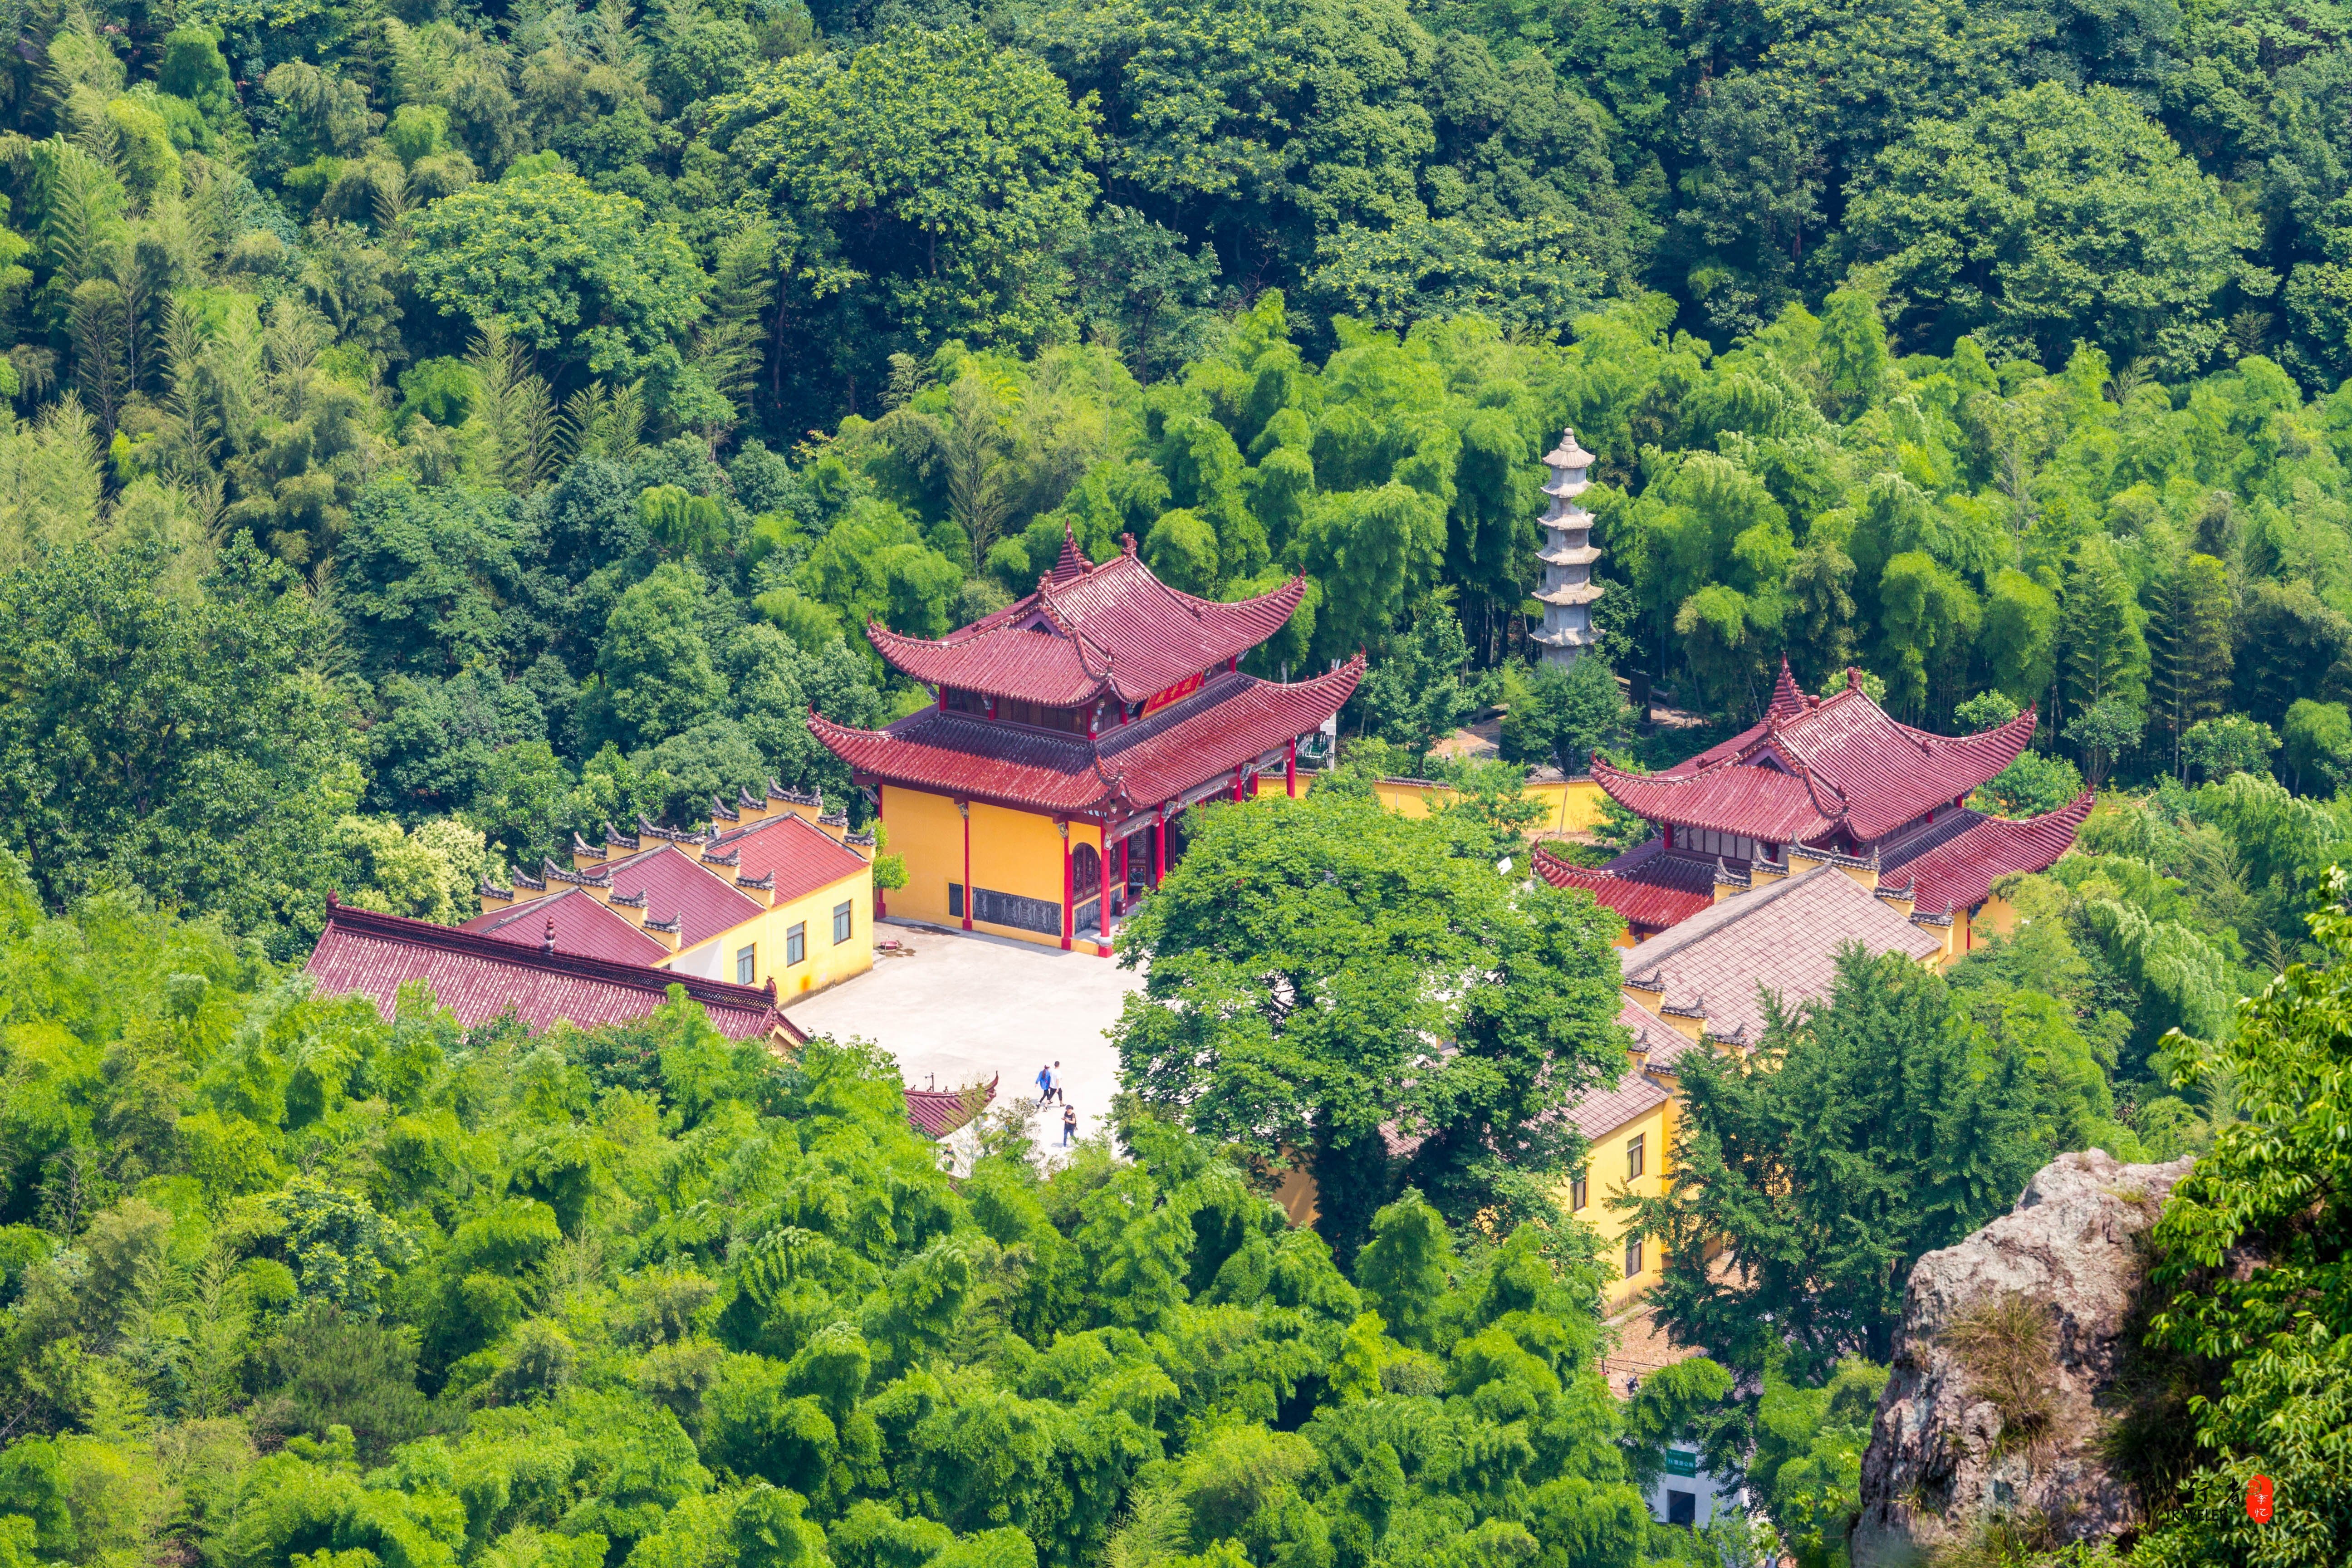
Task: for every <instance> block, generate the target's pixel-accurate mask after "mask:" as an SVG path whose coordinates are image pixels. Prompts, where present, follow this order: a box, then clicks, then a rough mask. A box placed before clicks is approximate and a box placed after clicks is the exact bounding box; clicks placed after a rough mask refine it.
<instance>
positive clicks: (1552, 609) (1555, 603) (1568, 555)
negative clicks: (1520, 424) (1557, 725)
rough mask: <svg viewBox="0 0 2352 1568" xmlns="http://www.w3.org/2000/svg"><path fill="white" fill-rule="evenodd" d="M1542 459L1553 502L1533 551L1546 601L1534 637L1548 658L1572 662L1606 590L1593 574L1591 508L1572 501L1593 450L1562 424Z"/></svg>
mask: <svg viewBox="0 0 2352 1568" xmlns="http://www.w3.org/2000/svg"><path fill="white" fill-rule="evenodd" d="M1544 461H1545V463H1547V464H1548V465H1549V467H1550V468H1551V478H1550V479H1547V480H1545V481H1544V487H1543V493H1544V494H1546V495H1548V496H1549V497H1551V507H1550V510H1548V511H1546V512H1545V513H1544V514H1543V516H1542V517H1541V518H1539V519H1538V526H1539V527H1541V528H1542V529H1543V531H1544V542H1543V548H1542V549H1541V550H1539V551H1538V552H1536V559H1537V560H1538V561H1539V562H1541V563H1543V578H1542V580H1541V582H1539V583H1538V584H1537V587H1536V598H1537V600H1538V602H1539V603H1541V604H1542V605H1543V607H1544V613H1543V616H1544V618H1543V626H1542V629H1541V630H1539V631H1538V632H1537V633H1536V634H1535V640H1536V644H1537V646H1538V647H1541V648H1542V649H1543V657H1544V658H1545V659H1546V660H1547V661H1548V662H1550V663H1554V664H1562V665H1567V664H1574V663H1575V662H1576V661H1577V659H1578V658H1580V657H1581V656H1582V655H1583V653H1584V650H1585V649H1586V648H1588V647H1591V646H1592V643H1593V638H1594V636H1595V633H1594V631H1593V626H1592V604H1593V601H1594V600H1596V599H1598V598H1600V597H1601V595H1602V594H1604V593H1606V592H1607V591H1608V590H1607V589H1606V588H1604V587H1603V586H1602V585H1601V584H1599V583H1596V582H1594V581H1593V580H1592V563H1594V562H1596V561H1598V560H1600V559H1601V552H1600V551H1599V550H1597V549H1595V548H1594V547H1593V543H1592V514H1591V512H1589V511H1587V510H1584V509H1583V508H1582V507H1580V506H1579V505H1577V504H1576V498H1577V497H1579V496H1580V495H1582V494H1583V493H1584V491H1585V489H1586V487H1587V486H1588V485H1589V484H1590V483H1591V481H1590V480H1588V479H1586V478H1585V473H1586V471H1587V470H1588V469H1590V468H1591V467H1592V454H1591V453H1590V452H1588V451H1586V450H1585V449H1584V448H1583V447H1580V446H1578V445H1577V444H1576V432H1575V431H1574V430H1563V431H1561V432H1560V437H1559V446H1557V447H1553V448H1552V449H1551V450H1550V451H1549V452H1547V453H1545V454H1544Z"/></svg>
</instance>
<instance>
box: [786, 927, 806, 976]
mask: <svg viewBox="0 0 2352 1568" xmlns="http://www.w3.org/2000/svg"><path fill="white" fill-rule="evenodd" d="M807 956H808V922H807V921H794V922H793V926H792V928H791V929H790V930H788V931H785V932H784V967H785V968H787V969H789V968H791V967H792V966H793V964H795V963H800V962H801V961H802V960H803V959H804V958H806V957H807Z"/></svg>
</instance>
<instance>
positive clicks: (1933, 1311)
mask: <svg viewBox="0 0 2352 1568" xmlns="http://www.w3.org/2000/svg"><path fill="white" fill-rule="evenodd" d="M2189 1163H2190V1162H2189V1161H2187V1160H2178V1161H2175V1162H2173V1163H2170V1164H2168V1165H2126V1164H2123V1163H2119V1162H2118V1161H2116V1160H2114V1159H2112V1158H2110V1157H2109V1156H2108V1155H2107V1154H2106V1153H2105V1152H2102V1151H2100V1150H2097V1149H2094V1150H2092V1151H2090V1152H2088V1153H2084V1154H2067V1155H2064V1156H2063V1157H2061V1158H2060V1159H2058V1160H2057V1161H2055V1162H2053V1163H2051V1164H2049V1165H2046V1166H2044V1167H2043V1168H2042V1171H2041V1172H2040V1173H2037V1174H2036V1175H2035V1176H2034V1178H2033V1180H2032V1182H2031V1183H2030V1184H2027V1186H2026V1189H2025V1195H2024V1196H2022V1197H2021V1198H2020V1199H2018V1201H2017V1207H2016V1209H2015V1210H2013V1211H2012V1212H2011V1213H2010V1214H2007V1215H2002V1216H2001V1217H2000V1219H1997V1220H1995V1221H1993V1222H1992V1223H1991V1224H1990V1225H1989V1226H1985V1227H1984V1228H1983V1229H1982V1230H1979V1231H1978V1232H1977V1233H1976V1234H1975V1235H1973V1236H1971V1237H1969V1238H1968V1239H1967V1240H1966V1241H1963V1242H1961V1243H1960V1244H1959V1245H1958V1246H1957V1247H1947V1248H1945V1249H1944V1250H1943V1251H1941V1252H1931V1253H1928V1254H1927V1256H1926V1257H1924V1258H1920V1259H1919V1261H1918V1263H1917V1265H1916V1267H1914V1268H1912V1270H1911V1279H1910V1284H1909V1288H1908V1291H1907V1293H1906V1297H1905V1300H1904V1308H1903V1332H1902V1336H1901V1338H1900V1340H1899V1341H1898V1342H1897V1344H1896V1347H1895V1368H1894V1375H1893V1376H1892V1377H1890V1378H1889V1379H1888V1380H1887V1384H1886V1390H1885V1393H1884V1394H1882V1395H1881V1396H1880V1398H1879V1403H1878V1414H1877V1419H1876V1423H1875V1425H1874V1426H1873V1428H1872V1431H1871V1438H1870V1447H1869V1450H1868V1452H1867V1453H1865V1454H1864V1457H1863V1461H1862V1508H1863V1511H1862V1519H1861V1521H1860V1522H1859V1523H1858V1524H1857V1525H1856V1526H1855V1527H1854V1531H1853V1538H1852V1539H1853V1563H1854V1568H1893V1565H1896V1564H1907V1563H1919V1562H1922V1561H1924V1560H1925V1559H1926V1557H1927V1554H1928V1553H1929V1552H1931V1551H1933V1550H1934V1549H1935V1548H1936V1547H1937V1546H1939V1545H1942V1544H1944V1543H1946V1542H1960V1541H1964V1540H1967V1539H1969V1538H1970V1537H1971V1536H1973V1535H1974V1534H1975V1533H1976V1532H1977V1531H1979V1529H1980V1528H1981V1527H1982V1526H1983V1524H1984V1523H1986V1522H1987V1521H1990V1520H1993V1519H1996V1518H2003V1519H2007V1520H2009V1521H2023V1522H2026V1523H2027V1524H2029V1525H2030V1527H2031V1528H2032V1531H2034V1533H2036V1534H2039V1535H2042V1536H2044V1537H2045V1538H2048V1539H2051V1540H2053V1541H2082V1540H2095V1539H2098V1538H2101V1537H2105V1536H2113V1535H2116V1534H2119V1533H2121V1532H2122V1531H2126V1530H2128V1529H2130V1528H2131V1527H2132V1526H2133V1525H2134V1524H2135V1523H2137V1520H2138V1518H2139V1513H2138V1505H2137V1500H2136V1499H2135V1497H2134V1496H2133V1492H2132V1489H2131V1488H2130V1486H2129V1485H2128V1484H2126V1482H2125V1481H2123V1480H2122V1479H2119V1478H2118V1477H2117V1476H2116V1475H2115V1474H2114V1473H2113V1471H2112V1469H2111V1468H2109V1466H2108V1464H2107V1463H2106V1461H2105V1458H2103V1455H2102V1445H2101V1438H2102V1437H2103V1436H2104V1435H2105V1433H2106V1432H2107V1430H2108V1429H2109V1426H2110V1425H2111V1423H2112V1421H2113V1419H2114V1416H2115V1405H2116V1395H2115V1389H2116V1379H2117V1374H2118V1373H2119V1372H2120V1371H2121V1370H2122V1369H2123V1367H2124V1365H2125V1363H2126V1359H2127V1357H2128V1354H2129V1352H2130V1351H2131V1350H2132V1348H2133V1344H2134V1342H2135V1340H2136V1337H2137V1323H2136V1322H2135V1321H2134V1309H2135V1306H2136V1301H2137V1291H2138V1287H2139V1283H2140V1280H2141V1279H2142V1277H2143V1276H2144V1275H2145V1274H2146V1272H2147V1265H2148V1261H2149V1249H2148V1243H2147V1234H2148V1231H2149V1228H2150V1227H2151V1226H2154V1225H2155V1223H2156V1216H2157V1214H2158V1210H2160V1209H2161V1208H2162V1207H2163V1206H2164V1200H2165V1198H2166V1196H2167V1195H2168V1194H2170V1192H2171V1191H2172V1184H2174V1183H2175V1182H2177V1181H2179V1179H2180V1178H2181V1177H2182V1176H2183V1175H2185V1174H2187V1173H2188V1171H2189Z"/></svg>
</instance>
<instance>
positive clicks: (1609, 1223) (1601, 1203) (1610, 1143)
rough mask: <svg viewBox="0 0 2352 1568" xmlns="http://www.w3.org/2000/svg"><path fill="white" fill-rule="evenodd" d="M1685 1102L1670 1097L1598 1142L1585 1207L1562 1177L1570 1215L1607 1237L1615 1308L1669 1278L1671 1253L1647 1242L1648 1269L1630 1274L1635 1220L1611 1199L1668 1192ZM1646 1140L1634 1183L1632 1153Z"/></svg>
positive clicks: (1606, 1264)
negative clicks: (1630, 1227) (1628, 1253)
mask: <svg viewBox="0 0 2352 1568" xmlns="http://www.w3.org/2000/svg"><path fill="white" fill-rule="evenodd" d="M1680 1110H1681V1102H1680V1101H1679V1100H1675V1099H1671V1098H1670V1099H1668V1100H1666V1102H1665V1103H1664V1104H1663V1105H1656V1106H1653V1107H1651V1108H1650V1109H1649V1110H1645V1111H1643V1112H1642V1113H1641V1114H1640V1115H1639V1116H1636V1117H1634V1118H1633V1120H1632V1121H1627V1122H1625V1123H1624V1124H1623V1125H1622V1126H1619V1127H1613V1128H1611V1129H1610V1130H1609V1131H1607V1132H1605V1133H1603V1134H1601V1136H1600V1137H1598V1138H1595V1139H1593V1140H1592V1142H1591V1156H1590V1158H1591V1163H1590V1164H1588V1165H1587V1166H1586V1167H1585V1168H1586V1170H1587V1171H1588V1172H1590V1173H1591V1174H1590V1178H1589V1180H1588V1181H1587V1182H1586V1184H1585V1198H1584V1206H1583V1207H1582V1208H1580V1209H1573V1210H1570V1209H1569V1205H1570V1203H1571V1202H1572V1201H1573V1198H1574V1195H1575V1194H1574V1187H1573V1185H1572V1183H1571V1181H1570V1178H1568V1177H1566V1176H1563V1177H1561V1178H1560V1182H1559V1186H1558V1188H1556V1189H1555V1190H1554V1192H1553V1194H1552V1195H1553V1197H1554V1198H1555V1199H1556V1200H1557V1201H1558V1203H1559V1206H1560V1207H1561V1208H1562V1209H1563V1210H1568V1211H1569V1214H1570V1218H1573V1219H1578V1220H1581V1221H1583V1222H1584V1223H1585V1224H1586V1225H1589V1226H1591V1227H1592V1228H1593V1230H1594V1231H1595V1232H1597V1233H1598V1234H1599V1235H1600V1237H1601V1268H1602V1269H1603V1270H1604V1272H1603V1274H1602V1277H1601V1278H1602V1280H1603V1284H1602V1285H1601V1294H1602V1295H1603V1296H1604V1297H1606V1298H1607V1299H1608V1300H1609V1302H1610V1304H1611V1305H1612V1306H1615V1305H1617V1304H1619V1303H1622V1302H1624V1301H1627V1300H1631V1299H1633V1297H1635V1296H1637V1295H1640V1294H1641V1293H1642V1292H1643V1291H1644V1290H1647V1289H1649V1288H1650V1287H1651V1286H1653V1285H1655V1284H1656V1283H1657V1282H1658V1281H1659V1279H1662V1278H1663V1277H1664V1262H1665V1250H1664V1247H1661V1246H1660V1245H1659V1243H1658V1242H1657V1241H1655V1240H1647V1241H1644V1242H1643V1244H1642V1268H1641V1271H1640V1272H1639V1273H1637V1274H1633V1275H1630V1276H1629V1275H1627V1274H1626V1272H1625V1228H1626V1226H1627V1224H1628V1222H1629V1220H1630V1218H1631V1216H1630V1215H1625V1214H1623V1213H1621V1212H1620V1211H1618V1210H1616V1209H1612V1208H1611V1207H1610V1206H1609V1200H1610V1199H1611V1198H1612V1197H1615V1196H1616V1195H1617V1194H1619V1193H1621V1192H1629V1193H1632V1194H1634V1195H1635V1196H1637V1197H1644V1198H1654V1197H1658V1196H1660V1195H1662V1194H1664V1192H1665V1190H1666V1175H1667V1170H1666V1157H1667V1152H1668V1151H1670V1150H1671V1149H1672V1148H1673V1147H1674V1135H1675V1116H1676V1114H1677V1113H1678V1112H1679V1111H1680ZM1636 1138H1639V1139H1641V1140H1642V1167H1643V1169H1642V1174H1641V1175H1640V1176H1638V1177H1635V1178H1633V1179H1632V1180H1630V1181H1629V1180H1627V1179H1626V1176H1625V1164H1626V1152H1627V1150H1628V1148H1629V1146H1630V1145H1631V1144H1632V1143H1633V1140H1634V1139H1636Z"/></svg>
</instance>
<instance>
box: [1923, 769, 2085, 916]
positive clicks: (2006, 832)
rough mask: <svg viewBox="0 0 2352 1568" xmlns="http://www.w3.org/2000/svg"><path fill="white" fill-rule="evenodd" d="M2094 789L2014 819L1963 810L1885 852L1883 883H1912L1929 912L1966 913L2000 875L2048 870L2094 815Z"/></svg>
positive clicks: (1978, 901)
mask: <svg viewBox="0 0 2352 1568" xmlns="http://www.w3.org/2000/svg"><path fill="white" fill-rule="evenodd" d="M2094 798H2095V797H2094V796H2093V795H2091V793H2090V792H2089V791H2088V790H2085V791H2084V792H2083V794H2081V795H2077V796H2075V798H2074V800H2073V801H2072V802H2071V803H2070V804H2068V805H2063V806H2061V807H2059V808H2058V809H2057V810H2056V811H2053V812H2050V813H2047V814H2046V815H2044V816H2032V817H2026V818H2024V819H2022V820H2013V819H2011V818H2007V817H2000V816H1984V815H1983V814H1981V813H1979V812H1974V811H1969V810H1965V809H1963V810H1959V811H1956V812H1954V813H1953V814H1952V815H1951V816H1950V817H1948V819H1946V820H1945V821H1942V822H1938V823H1937V824H1936V825H1934V826H1931V827H1927V828H1924V829H1922V830H1921V831H1919V832H1917V833H1915V834H1913V835H1911V836H1910V837H1907V838H1905V839H1903V840H1902V841H1900V842H1899V843H1895V844H1893V845H1890V846H1888V847H1886V848H1885V850H1883V851H1882V852H1881V856H1880V861H1879V872H1878V885H1879V886H1880V887H1882V888H1895V887H1900V886H1901V885H1902V884H1904V883H1905V882H1906V881H1907V882H1909V883H1911V884H1912V890H1911V896H1912V898H1913V899H1914V900H1916V908H1917V909H1918V910H1920V911H1921V912H1923V913H1926V914H1943V913H1945V912H1946V911H1948V910H1958V911H1960V912H1961V913H1963V914H1965V913H1966V911H1968V910H1972V909H1974V908H1975V907H1976V906H1977V905H1979V904H1980V903H1982V902H1984V900H1985V897H1986V895H1987V894H1988V893H1990V891H1991V890H1992V885H1993V883H1994V881H1995V880H1996V879H2000V878H2001V877H2005V876H2007V875H2008V874H2009V873H2010V872H2011V871H2046V870H2048V869H2049V868H2051V867H2052V866H2053V865H2056V864H2057V862H2058V858H2059V857H2060V856H2062V855H2063V854H2065V853H2066V851H2067V850H2068V849H2070V848H2071V847H2074V835H2075V833H2076V831H2077V830H2079V829H2080V828H2081V827H2082V826H2083V819H2084V817H2086V816H2090V815H2091V805H2092V802H2093V800H2094Z"/></svg>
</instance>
